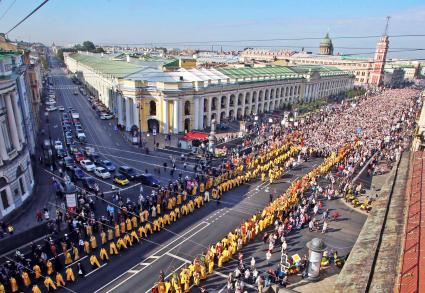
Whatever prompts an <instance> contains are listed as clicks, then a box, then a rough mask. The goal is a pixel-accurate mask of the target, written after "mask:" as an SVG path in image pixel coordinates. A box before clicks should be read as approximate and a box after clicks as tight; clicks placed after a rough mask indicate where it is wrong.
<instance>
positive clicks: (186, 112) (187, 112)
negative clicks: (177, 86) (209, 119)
mask: <svg viewBox="0 0 425 293" xmlns="http://www.w3.org/2000/svg"><path fill="white" fill-rule="evenodd" d="M195 111H196V110H195ZM184 115H190V102H189V101H186V102H185V103H184Z"/></svg>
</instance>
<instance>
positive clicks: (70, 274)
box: [65, 267, 75, 282]
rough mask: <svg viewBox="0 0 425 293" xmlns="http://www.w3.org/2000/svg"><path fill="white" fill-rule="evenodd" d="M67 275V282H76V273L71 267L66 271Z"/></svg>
mask: <svg viewBox="0 0 425 293" xmlns="http://www.w3.org/2000/svg"><path fill="white" fill-rule="evenodd" d="M65 274H66V281H67V282H75V275H74V272H73V271H72V268H71V267H68V268H67V269H66V271H65Z"/></svg>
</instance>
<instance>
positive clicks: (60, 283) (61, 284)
mask: <svg viewBox="0 0 425 293" xmlns="http://www.w3.org/2000/svg"><path fill="white" fill-rule="evenodd" d="M55 279H56V285H57V286H58V287H64V286H65V281H64V280H63V277H62V275H61V274H60V273H59V272H57V273H56V278H55Z"/></svg>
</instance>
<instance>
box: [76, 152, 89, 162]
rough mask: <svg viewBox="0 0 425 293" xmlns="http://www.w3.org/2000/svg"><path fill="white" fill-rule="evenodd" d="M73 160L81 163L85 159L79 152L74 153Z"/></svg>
mask: <svg viewBox="0 0 425 293" xmlns="http://www.w3.org/2000/svg"><path fill="white" fill-rule="evenodd" d="M74 158H75V160H76V161H77V162H81V161H84V160H85V159H86V157H85V156H84V155H83V154H82V153H81V152H80V151H77V152H74Z"/></svg>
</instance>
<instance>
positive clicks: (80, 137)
mask: <svg viewBox="0 0 425 293" xmlns="http://www.w3.org/2000/svg"><path fill="white" fill-rule="evenodd" d="M76 136H77V139H78V141H80V142H86V135H85V134H84V132H82V131H78V132H77V135H76Z"/></svg>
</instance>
